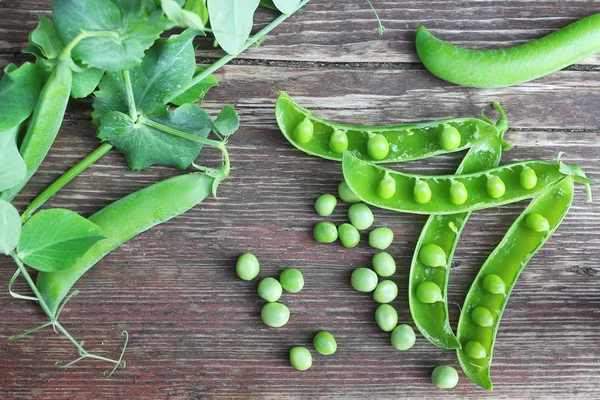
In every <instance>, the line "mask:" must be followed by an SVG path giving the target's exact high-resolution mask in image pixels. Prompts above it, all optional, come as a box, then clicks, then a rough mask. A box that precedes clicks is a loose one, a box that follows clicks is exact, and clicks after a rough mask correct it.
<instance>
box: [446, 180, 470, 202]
mask: <svg viewBox="0 0 600 400" xmlns="http://www.w3.org/2000/svg"><path fill="white" fill-rule="evenodd" d="M468 198H469V192H468V191H467V188H466V186H465V185H464V183H462V182H452V185H450V202H451V203H452V204H455V205H457V206H460V205H462V204H464V203H465V201H467V199H468Z"/></svg>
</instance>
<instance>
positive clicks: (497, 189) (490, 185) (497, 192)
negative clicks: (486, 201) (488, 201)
mask: <svg viewBox="0 0 600 400" xmlns="http://www.w3.org/2000/svg"><path fill="white" fill-rule="evenodd" d="M485 188H486V190H487V193H488V195H489V196H490V197H491V198H492V199H499V198H500V197H502V196H504V193H506V186H505V185H504V181H502V178H500V177H498V176H495V175H493V176H490V177H488V180H487V182H486V184H485Z"/></svg>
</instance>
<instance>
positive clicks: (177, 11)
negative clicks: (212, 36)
mask: <svg viewBox="0 0 600 400" xmlns="http://www.w3.org/2000/svg"><path fill="white" fill-rule="evenodd" d="M196 3H198V4H199V5H202V4H203V3H202V2H196ZM160 5H161V7H162V9H163V11H164V12H165V14H166V16H167V18H168V19H169V20H170V21H171V22H173V23H174V24H175V25H176V26H180V27H184V28H192V29H197V30H199V31H204V29H205V24H206V22H207V21H206V20H207V19H208V18H206V20H205V19H204V18H203V17H204V15H200V14H197V13H196V10H194V8H192V9H191V10H190V9H185V8H183V7H182V6H181V5H180V4H179V3H178V2H177V1H175V0H160ZM194 6H195V5H194ZM205 9H206V7H204V10H203V9H198V11H199V12H202V13H203V12H204V11H205ZM206 17H208V14H207V13H206Z"/></svg>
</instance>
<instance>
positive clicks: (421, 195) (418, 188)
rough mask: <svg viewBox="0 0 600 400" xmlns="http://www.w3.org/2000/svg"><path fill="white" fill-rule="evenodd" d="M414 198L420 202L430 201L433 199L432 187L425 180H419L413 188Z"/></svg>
mask: <svg viewBox="0 0 600 400" xmlns="http://www.w3.org/2000/svg"><path fill="white" fill-rule="evenodd" d="M413 199H414V200H415V201H416V202H417V203H419V204H426V203H429V200H431V188H430V187H429V185H428V184H427V182H425V181H417V182H416V183H415V187H414V188H413Z"/></svg>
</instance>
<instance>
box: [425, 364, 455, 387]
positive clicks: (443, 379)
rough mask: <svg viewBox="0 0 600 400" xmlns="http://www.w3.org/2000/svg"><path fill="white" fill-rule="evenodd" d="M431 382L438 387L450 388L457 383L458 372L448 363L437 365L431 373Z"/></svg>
mask: <svg viewBox="0 0 600 400" xmlns="http://www.w3.org/2000/svg"><path fill="white" fill-rule="evenodd" d="M431 383H433V384H434V385H435V386H436V387H438V388H440V389H452V388H453V387H455V386H456V385H457V384H458V372H456V369H455V368H453V367H451V366H449V365H438V366H437V367H435V368H434V370H433V372H432V373H431Z"/></svg>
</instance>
